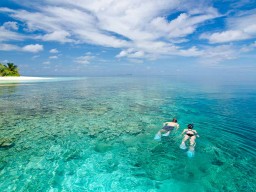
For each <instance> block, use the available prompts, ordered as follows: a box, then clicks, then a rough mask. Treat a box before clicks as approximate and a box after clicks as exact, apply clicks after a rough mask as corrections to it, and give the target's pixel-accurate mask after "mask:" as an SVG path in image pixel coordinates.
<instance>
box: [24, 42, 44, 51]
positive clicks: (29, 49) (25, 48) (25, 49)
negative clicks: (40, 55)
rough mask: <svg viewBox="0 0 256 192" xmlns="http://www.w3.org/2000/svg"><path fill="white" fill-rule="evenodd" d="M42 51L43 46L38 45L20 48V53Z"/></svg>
mask: <svg viewBox="0 0 256 192" xmlns="http://www.w3.org/2000/svg"><path fill="white" fill-rule="evenodd" d="M43 49H44V47H43V45H39V44H31V45H26V46H24V47H22V51H26V52H32V53H37V52H39V51H42V50H43Z"/></svg>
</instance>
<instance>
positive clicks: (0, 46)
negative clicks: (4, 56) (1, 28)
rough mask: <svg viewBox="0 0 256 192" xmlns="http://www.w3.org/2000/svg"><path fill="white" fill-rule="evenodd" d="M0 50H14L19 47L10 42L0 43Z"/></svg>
mask: <svg viewBox="0 0 256 192" xmlns="http://www.w3.org/2000/svg"><path fill="white" fill-rule="evenodd" d="M0 50H1V51H14V50H19V47H18V46H16V45H12V44H6V43H0Z"/></svg>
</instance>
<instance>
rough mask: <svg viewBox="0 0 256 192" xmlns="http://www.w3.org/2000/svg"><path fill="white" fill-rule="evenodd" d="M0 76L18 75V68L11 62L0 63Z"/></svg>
mask: <svg viewBox="0 0 256 192" xmlns="http://www.w3.org/2000/svg"><path fill="white" fill-rule="evenodd" d="M0 76H20V73H19V69H18V67H17V66H16V65H14V64H13V63H7V64H6V65H4V64H2V63H0Z"/></svg>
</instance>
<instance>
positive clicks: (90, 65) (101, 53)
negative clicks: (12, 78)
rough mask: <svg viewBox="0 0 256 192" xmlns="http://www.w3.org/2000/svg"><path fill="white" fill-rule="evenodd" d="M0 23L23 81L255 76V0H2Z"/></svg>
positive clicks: (3, 43)
mask: <svg viewBox="0 0 256 192" xmlns="http://www.w3.org/2000/svg"><path fill="white" fill-rule="evenodd" d="M0 17H1V20H0V62H1V63H7V62H13V63H15V64H16V65H18V66H19V68H20V71H21V74H22V75H30V76H35V75H37V76H38V75H42V76H47V75H48V76H51V75H62V76H66V75H69V76H77V75H79V76H84V75H90V76H91V75H92V76H94V75H121V74H135V75H140V74H142V75H189V74H196V75H206V76H207V75H214V76H225V75H226V76H231V74H234V75H236V76H238V77H240V76H241V78H253V77H254V76H255V74H256V73H255V72H256V66H255V65H256V63H255V61H256V1H255V0H242V1H231V0H225V1H219V0H215V1H201V0H187V1H184V0H158V1H155V0H108V1H107V0H94V1H91V0H34V1H31V0H22V1H19V0H4V1H3V0H2V1H0Z"/></svg>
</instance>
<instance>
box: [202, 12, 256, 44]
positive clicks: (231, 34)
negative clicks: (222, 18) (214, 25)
mask: <svg viewBox="0 0 256 192" xmlns="http://www.w3.org/2000/svg"><path fill="white" fill-rule="evenodd" d="M255 20H256V10H255V11H253V12H251V11H250V12H248V13H247V14H242V15H238V16H236V17H233V18H229V19H227V28H228V30H226V31H221V32H215V33H212V34H209V33H208V34H207V33H205V34H202V35H201V38H202V39H208V40H209V42H210V43H226V42H232V41H241V40H246V39H253V38H256V24H255Z"/></svg>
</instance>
